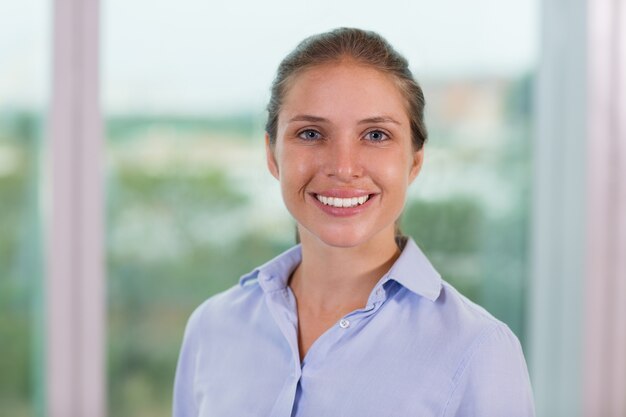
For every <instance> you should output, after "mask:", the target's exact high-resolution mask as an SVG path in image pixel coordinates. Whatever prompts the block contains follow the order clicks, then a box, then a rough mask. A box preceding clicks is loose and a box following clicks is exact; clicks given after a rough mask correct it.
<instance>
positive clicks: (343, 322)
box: [339, 319, 350, 329]
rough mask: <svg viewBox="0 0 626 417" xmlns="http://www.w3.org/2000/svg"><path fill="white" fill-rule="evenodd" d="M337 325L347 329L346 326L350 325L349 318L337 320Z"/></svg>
mask: <svg viewBox="0 0 626 417" xmlns="http://www.w3.org/2000/svg"><path fill="white" fill-rule="evenodd" d="M339 327H341V328H342V329H347V328H348V327H350V320H346V319H341V320H339Z"/></svg>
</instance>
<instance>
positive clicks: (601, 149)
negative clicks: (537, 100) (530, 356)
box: [584, 0, 626, 417]
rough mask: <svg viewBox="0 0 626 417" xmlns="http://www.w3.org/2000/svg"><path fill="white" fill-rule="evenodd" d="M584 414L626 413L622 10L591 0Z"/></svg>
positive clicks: (625, 36) (618, 3)
mask: <svg viewBox="0 0 626 417" xmlns="http://www.w3.org/2000/svg"><path fill="white" fill-rule="evenodd" d="M588 11H589V20H588V22H589V36H588V49H589V60H588V73H589V76H588V82H589V85H588V91H589V102H588V109H589V113H588V118H589V126H588V129H587V135H588V145H587V153H588V167H589V168H588V171H589V175H588V178H587V204H586V207H587V252H586V253H587V268H586V275H587V279H586V286H585V293H586V294H587V298H586V300H585V311H586V321H585V349H584V366H585V368H584V369H585V378H584V392H585V396H584V416H585V417H587V416H588V417H591V416H600V415H601V416H607V417H623V416H624V415H626V257H624V254H626V4H624V2H623V1H622V0H594V1H593V2H591V1H590V2H589V5H588Z"/></svg>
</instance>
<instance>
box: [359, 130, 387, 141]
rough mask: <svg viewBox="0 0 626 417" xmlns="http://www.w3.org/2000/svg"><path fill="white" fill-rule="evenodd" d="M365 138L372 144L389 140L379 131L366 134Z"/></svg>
mask: <svg viewBox="0 0 626 417" xmlns="http://www.w3.org/2000/svg"><path fill="white" fill-rule="evenodd" d="M365 136H366V137H367V138H368V139H369V140H371V141H372V142H382V141H385V140H387V139H389V137H388V136H387V134H386V133H385V132H382V131H380V130H372V131H371V132H367V134H366V135H365Z"/></svg>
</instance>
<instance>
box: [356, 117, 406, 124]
mask: <svg viewBox="0 0 626 417" xmlns="http://www.w3.org/2000/svg"><path fill="white" fill-rule="evenodd" d="M367 123H395V124H397V125H399V124H400V122H398V121H397V120H395V119H393V118H391V117H389V116H376V117H368V118H367V119H363V120H360V121H359V123H358V124H367Z"/></svg>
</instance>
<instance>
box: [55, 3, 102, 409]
mask: <svg viewBox="0 0 626 417" xmlns="http://www.w3.org/2000/svg"><path fill="white" fill-rule="evenodd" d="M53 8H54V14H53V16H54V18H53V54H52V59H53V66H52V67H53V73H52V86H51V87H52V88H51V91H52V93H51V103H50V113H49V120H48V134H47V144H46V149H47V152H48V153H47V172H48V175H47V178H48V183H47V184H46V185H47V187H48V189H49V192H48V199H47V201H46V209H47V212H46V216H47V225H46V229H47V236H46V290H45V291H46V296H45V299H46V313H47V314H46V339H47V348H46V349H47V352H46V410H47V413H46V414H47V416H49V417H84V416H90V417H104V415H105V404H106V401H105V349H106V346H105V337H104V333H105V325H104V323H105V294H106V291H105V283H104V276H105V274H104V262H103V237H104V234H103V224H102V223H103V203H104V199H103V196H102V193H103V185H102V160H103V151H104V147H103V144H102V123H101V115H100V106H99V74H98V72H99V69H98V67H99V60H98V54H99V33H98V32H99V1H98V0H55V1H54V2H53Z"/></svg>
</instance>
